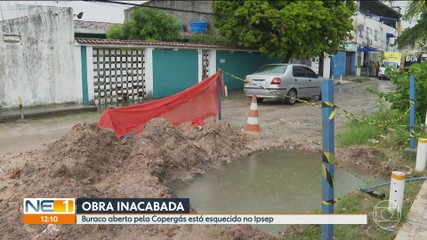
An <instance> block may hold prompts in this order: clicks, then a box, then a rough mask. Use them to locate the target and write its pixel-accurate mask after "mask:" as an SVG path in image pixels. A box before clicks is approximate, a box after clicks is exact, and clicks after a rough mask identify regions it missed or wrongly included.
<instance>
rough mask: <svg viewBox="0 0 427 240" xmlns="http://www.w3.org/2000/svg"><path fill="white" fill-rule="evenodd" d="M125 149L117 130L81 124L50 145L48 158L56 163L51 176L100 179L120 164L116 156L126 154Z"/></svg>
mask: <svg viewBox="0 0 427 240" xmlns="http://www.w3.org/2000/svg"><path fill="white" fill-rule="evenodd" d="M121 148H122V144H121V142H120V139H118V138H117V137H116V136H115V135H114V133H113V132H111V131H109V130H105V129H101V128H99V127H98V125H97V124H96V123H84V124H77V125H75V126H74V127H73V128H71V130H70V131H69V132H68V134H67V135H66V136H64V137H63V138H62V139H60V140H58V141H56V142H54V143H51V144H49V145H48V148H47V151H46V158H48V159H49V160H50V161H51V162H52V167H51V169H49V170H50V172H49V176H50V177H52V178H56V177H60V178H74V179H79V180H81V181H83V180H87V181H88V182H93V181H96V179H97V178H99V177H100V175H102V174H103V173H108V172H109V171H111V168H112V167H113V166H114V165H116V166H118V164H117V162H116V161H115V160H116V159H121V158H123V157H125V156H126V154H125V153H124V152H123V151H121ZM94 173H97V174H94Z"/></svg>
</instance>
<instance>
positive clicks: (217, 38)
mask: <svg viewBox="0 0 427 240" xmlns="http://www.w3.org/2000/svg"><path fill="white" fill-rule="evenodd" d="M189 42H191V43H197V44H211V45H221V46H227V45H229V46H231V45H237V44H236V43H233V42H232V41H230V40H228V39H226V38H224V37H222V36H221V35H219V34H218V33H216V32H214V31H210V32H209V33H208V34H203V33H195V34H193V35H192V36H191V37H190V41H189Z"/></svg>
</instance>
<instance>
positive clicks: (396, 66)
mask: <svg viewBox="0 0 427 240" xmlns="http://www.w3.org/2000/svg"><path fill="white" fill-rule="evenodd" d="M387 68H390V69H392V70H393V71H399V62H396V61H387V60H384V61H383V62H382V63H381V65H380V70H379V72H378V79H380V80H381V79H388V77H387V74H386V70H387Z"/></svg>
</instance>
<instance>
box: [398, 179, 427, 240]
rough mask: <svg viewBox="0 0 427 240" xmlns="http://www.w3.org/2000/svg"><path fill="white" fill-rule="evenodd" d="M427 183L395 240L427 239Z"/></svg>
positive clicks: (419, 193)
mask: <svg viewBox="0 0 427 240" xmlns="http://www.w3.org/2000/svg"><path fill="white" fill-rule="evenodd" d="M426 223H427V181H424V183H423V185H422V186H421V189H420V191H419V192H418V195H417V198H416V199H415V201H414V203H413V204H412V206H411V209H410V210H409V213H408V216H407V217H406V221H405V223H403V225H402V227H401V228H400V230H399V232H398V234H397V236H396V238H395V240H424V239H427V224H426Z"/></svg>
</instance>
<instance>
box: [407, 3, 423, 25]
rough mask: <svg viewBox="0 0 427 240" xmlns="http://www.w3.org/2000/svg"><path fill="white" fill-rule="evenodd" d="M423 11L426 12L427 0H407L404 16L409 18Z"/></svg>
mask: <svg viewBox="0 0 427 240" xmlns="http://www.w3.org/2000/svg"><path fill="white" fill-rule="evenodd" d="M423 13H427V0H409V1H408V6H407V7H406V11H405V15H404V18H405V19H406V20H411V19H413V18H416V17H418V16H419V15H420V14H423Z"/></svg>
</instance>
